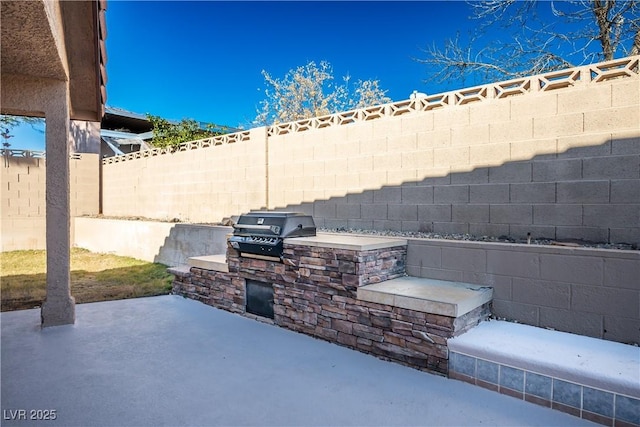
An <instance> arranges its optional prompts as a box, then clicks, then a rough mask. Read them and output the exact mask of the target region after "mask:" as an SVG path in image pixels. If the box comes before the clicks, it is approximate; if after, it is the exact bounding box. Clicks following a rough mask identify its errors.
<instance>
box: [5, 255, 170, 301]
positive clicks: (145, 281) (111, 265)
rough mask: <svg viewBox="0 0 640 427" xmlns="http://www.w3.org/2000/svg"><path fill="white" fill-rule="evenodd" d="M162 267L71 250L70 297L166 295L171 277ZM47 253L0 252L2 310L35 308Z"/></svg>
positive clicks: (43, 282)
mask: <svg viewBox="0 0 640 427" xmlns="http://www.w3.org/2000/svg"><path fill="white" fill-rule="evenodd" d="M166 269H167V266H165V265H163V264H157V263H150V262H146V261H140V260H137V259H134V258H129V257H122V256H116V255H109V254H96V253H92V252H89V251H87V250H85V249H78V248H73V249H72V250H71V295H73V297H74V298H75V299H76V302H77V303H85V302H95V301H109V300H116V299H124V298H137V297H146V296H153V295H164V294H168V293H169V291H170V290H171V282H172V280H173V276H172V275H171V274H168V273H167V271H166ZM45 287H46V252H45V251H43V250H39V251H12V252H0V301H1V309H2V311H10V310H20V309H27V308H34V307H38V306H40V305H41V304H42V301H44V298H45V295H46V291H45Z"/></svg>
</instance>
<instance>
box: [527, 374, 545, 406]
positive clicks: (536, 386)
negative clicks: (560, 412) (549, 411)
mask: <svg viewBox="0 0 640 427" xmlns="http://www.w3.org/2000/svg"><path fill="white" fill-rule="evenodd" d="M524 391H525V393H527V394H531V395H534V396H538V397H541V398H543V399H548V400H551V377H547V376H546V375H540V374H534V373H533V372H528V371H527V373H526V380H525V386H524Z"/></svg>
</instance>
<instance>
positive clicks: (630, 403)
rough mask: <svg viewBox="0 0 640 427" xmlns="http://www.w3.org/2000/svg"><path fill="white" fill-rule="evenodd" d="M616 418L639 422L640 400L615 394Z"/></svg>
mask: <svg viewBox="0 0 640 427" xmlns="http://www.w3.org/2000/svg"><path fill="white" fill-rule="evenodd" d="M616 420H623V421H627V422H629V423H633V424H640V400H638V399H634V398H633V397H627V396H620V395H619V394H617V395H616Z"/></svg>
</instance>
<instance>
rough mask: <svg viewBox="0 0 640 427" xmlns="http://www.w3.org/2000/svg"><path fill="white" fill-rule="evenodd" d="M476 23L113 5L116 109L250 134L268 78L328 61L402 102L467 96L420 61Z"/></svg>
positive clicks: (367, 9) (201, 5)
mask: <svg viewBox="0 0 640 427" xmlns="http://www.w3.org/2000/svg"><path fill="white" fill-rule="evenodd" d="M470 15H471V10H470V6H469V5H468V4H467V3H465V2H464V1H410V2H383V1H373V2H370V1H358V2H338V1H322V2H310V1H308V2H303V1H286V2H272V1H260V2H246V1H235V2H222V1H194V2H186V1H122V0H109V1H108V3H107V12H106V22H107V41H106V43H107V56H108V58H107V76H108V82H107V105H108V106H110V107H118V108H122V109H125V110H129V111H132V112H136V113H141V114H144V113H150V114H153V115H157V116H161V117H164V118H167V119H170V120H180V119H183V118H190V119H196V120H198V121H202V122H211V123H216V124H220V125H228V126H232V127H237V126H244V127H249V124H250V122H251V121H252V120H253V119H254V118H255V116H256V110H257V108H258V106H259V103H260V101H261V100H262V99H263V98H264V95H263V92H262V90H263V89H264V88H265V86H264V78H263V76H262V74H261V71H262V70H263V69H264V70H266V71H267V72H269V73H270V74H271V75H272V76H274V77H283V76H284V75H285V74H286V72H287V71H288V70H290V69H292V68H295V67H297V66H301V65H305V64H306V63H307V62H309V61H315V62H316V63H318V62H320V61H328V62H329V63H331V64H332V65H333V69H334V77H335V78H336V79H341V78H342V77H343V76H345V75H347V74H348V75H350V76H351V77H352V79H353V80H354V81H355V80H358V79H361V80H367V79H377V80H379V82H380V87H381V88H382V89H385V90H387V96H389V97H390V98H391V99H392V100H394V101H399V100H403V99H407V98H408V97H409V95H410V94H411V92H412V91H413V90H418V91H421V92H426V93H430V94H434V93H438V92H444V91H447V90H452V89H457V88H459V87H461V86H462V85H461V84H455V83H454V84H450V85H440V84H437V83H435V82H429V83H426V82H425V79H426V78H427V77H428V75H427V70H426V66H425V65H424V64H420V63H418V62H417V61H416V60H415V59H416V58H421V57H422V58H424V56H425V55H426V54H425V53H424V52H423V51H422V49H424V48H425V47H426V46H429V45H432V44H434V43H436V44H438V45H442V43H443V41H444V40H445V39H448V38H454V37H455V35H456V33H457V32H460V34H461V35H462V36H465V35H467V34H468V33H470V32H471V31H472V30H473V29H474V26H475V25H477V21H473V20H471V19H469V16H470ZM496 34H498V35H496V36H495V37H500V36H502V37H504V35H501V34H500V33H496ZM468 83H469V84H467V85H465V86H471V85H472V84H473V83H474V82H468ZM13 133H14V134H15V137H14V138H13V139H12V140H11V142H12V148H26V149H35V150H41V149H44V142H43V140H44V136H43V134H42V133H38V132H34V131H33V130H31V129H30V128H29V127H23V128H22V129H16V130H15V131H14V132H13Z"/></svg>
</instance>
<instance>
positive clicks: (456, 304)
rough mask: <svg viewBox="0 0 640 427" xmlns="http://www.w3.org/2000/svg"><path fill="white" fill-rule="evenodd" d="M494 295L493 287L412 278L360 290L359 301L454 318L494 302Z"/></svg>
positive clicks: (400, 278) (362, 287) (381, 283)
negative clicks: (492, 300) (492, 299)
mask: <svg viewBox="0 0 640 427" xmlns="http://www.w3.org/2000/svg"><path fill="white" fill-rule="evenodd" d="M492 295H493V289H492V288H490V287H483V286H477V285H471V284H468V283H460V282H447V281H444V280H436V279H426V278H420V277H411V276H405V277H399V278H397V279H392V280H387V281H384V282H380V283H375V284H372V285H367V286H361V287H359V288H358V299H359V300H363V301H368V302H375V303H379V304H386V305H390V306H393V307H401V308H406V309H409V310H415V311H420V312H423V313H430V314H437V315H441V316H448V317H454V318H457V317H460V316H462V315H463V314H466V313H468V312H470V311H472V310H474V309H476V308H478V307H480V306H482V305H483V304H485V303H487V302H489V301H491V298H492Z"/></svg>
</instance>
